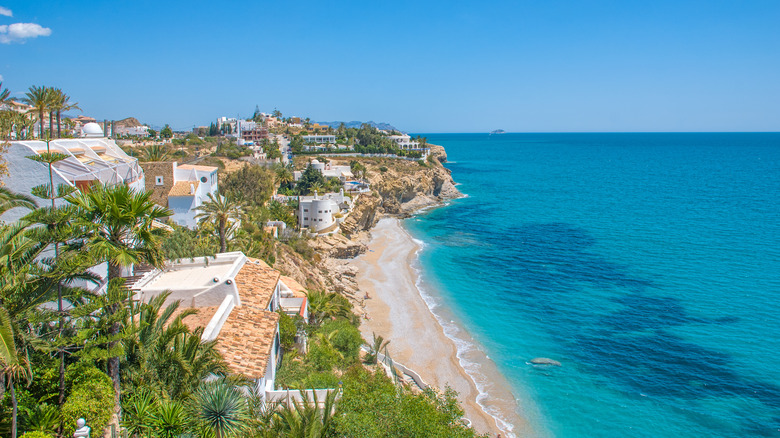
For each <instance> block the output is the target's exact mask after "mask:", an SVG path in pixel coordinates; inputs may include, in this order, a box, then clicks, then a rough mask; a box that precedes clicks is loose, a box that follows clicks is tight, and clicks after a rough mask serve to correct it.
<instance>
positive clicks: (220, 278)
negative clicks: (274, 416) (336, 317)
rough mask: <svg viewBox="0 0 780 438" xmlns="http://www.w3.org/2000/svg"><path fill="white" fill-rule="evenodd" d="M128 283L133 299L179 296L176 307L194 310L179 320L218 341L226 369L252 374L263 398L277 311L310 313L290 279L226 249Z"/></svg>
mask: <svg viewBox="0 0 780 438" xmlns="http://www.w3.org/2000/svg"><path fill="white" fill-rule="evenodd" d="M128 285H129V287H130V289H131V290H132V291H133V292H134V293H135V299H137V300H142V301H147V300H148V299H149V298H151V297H154V296H157V295H159V294H161V293H163V292H165V291H168V292H170V296H169V297H168V299H167V301H166V305H167V304H169V303H171V302H174V301H177V300H179V301H181V307H180V309H179V310H180V311H183V310H185V308H194V309H197V310H198V313H197V314H195V315H191V316H188V317H186V318H184V320H183V321H184V323H185V324H186V325H187V326H189V327H190V328H196V327H203V328H204V330H203V335H202V339H203V340H204V341H211V340H216V341H217V345H216V349H217V350H218V351H219V352H220V353H221V354H222V356H223V357H224V359H225V362H226V364H227V366H228V368H229V369H230V371H231V372H233V373H235V374H240V375H243V376H245V377H247V378H249V379H251V380H252V381H253V382H254V384H255V386H256V388H258V389H260V390H261V393H262V394H263V397H264V399H265V400H271V399H274V396H275V391H274V389H275V387H274V380H275V379H276V368H277V366H278V365H279V361H280V355H281V344H280V338H279V314H278V313H277V311H278V310H280V309H281V311H283V312H285V313H287V314H288V315H300V316H301V317H303V318H308V316H309V315H308V302H307V299H306V294H305V293H304V289H303V287H302V286H301V285H300V284H298V283H297V282H296V281H295V280H293V279H291V278H289V277H283V276H282V275H281V274H280V273H279V271H276V270H274V269H272V268H271V267H269V266H268V265H267V264H266V263H265V262H263V261H262V260H258V259H252V258H248V257H246V256H245V255H244V254H243V253H241V252H229V253H222V254H217V255H216V256H215V257H198V258H195V259H193V260H189V259H188V260H186V261H178V262H173V263H169V264H168V266H166V268H165V269H164V270H159V269H155V270H152V271H148V272H146V273H144V274H143V275H141V276H139V277H134V278H133V281H132V282H130V283H128ZM301 342H303V340H301ZM304 348H305V347H304Z"/></svg>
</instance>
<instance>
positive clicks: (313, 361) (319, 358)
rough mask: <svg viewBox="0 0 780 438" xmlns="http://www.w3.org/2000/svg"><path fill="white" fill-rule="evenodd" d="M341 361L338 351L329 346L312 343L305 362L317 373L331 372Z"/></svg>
mask: <svg viewBox="0 0 780 438" xmlns="http://www.w3.org/2000/svg"><path fill="white" fill-rule="evenodd" d="M341 360H342V357H341V356H340V355H339V352H338V350H336V349H335V348H333V347H332V346H330V345H324V344H318V343H315V342H312V343H311V344H310V347H309V354H307V355H306V362H307V363H308V364H310V365H311V366H312V367H314V368H315V369H316V370H318V371H332V370H333V367H335V366H336V364H337V363H338V362H339V361H341Z"/></svg>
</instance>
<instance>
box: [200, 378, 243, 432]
mask: <svg viewBox="0 0 780 438" xmlns="http://www.w3.org/2000/svg"><path fill="white" fill-rule="evenodd" d="M195 407H196V410H197V417H198V420H200V421H201V423H202V424H203V426H204V427H205V428H206V429H208V430H210V431H213V432H214V434H215V435H216V438H227V437H230V436H232V435H236V434H238V433H239V432H240V431H241V429H242V428H243V426H244V423H245V422H246V421H247V419H248V415H247V414H248V409H247V408H248V406H247V401H246V399H245V398H244V396H243V394H242V393H241V392H239V390H238V389H237V388H236V387H235V386H232V385H230V384H229V383H227V382H226V381H225V380H218V381H214V382H207V383H204V384H203V385H201V387H200V389H199V390H198V392H197V394H196V396H195Z"/></svg>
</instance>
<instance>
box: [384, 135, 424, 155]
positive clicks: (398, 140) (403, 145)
mask: <svg viewBox="0 0 780 438" xmlns="http://www.w3.org/2000/svg"><path fill="white" fill-rule="evenodd" d="M387 138H389V139H390V140H392V141H393V142H394V143H395V144H396V145H398V147H399V148H400V149H402V150H405V151H411V152H419V153H420V154H422V158H425V157H427V156H428V153H429V152H430V149H429V148H423V147H420V143H419V142H418V141H415V140H412V137H410V136H409V135H408V134H401V135H390V136H388V137H387Z"/></svg>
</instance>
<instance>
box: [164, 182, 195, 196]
mask: <svg viewBox="0 0 780 438" xmlns="http://www.w3.org/2000/svg"><path fill="white" fill-rule="evenodd" d="M190 184H192V185H194V186H195V190H198V186H199V185H200V181H179V182H177V183H176V184H174V185H173V187H171V190H170V191H169V192H168V196H169V197H170V196H194V194H193V193H192V190H191V189H190Z"/></svg>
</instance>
